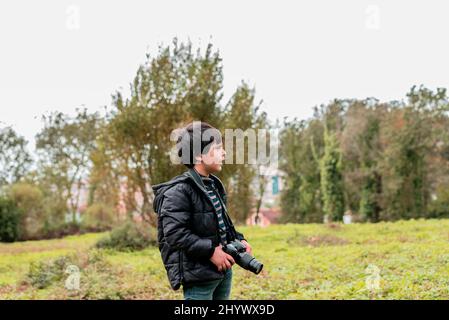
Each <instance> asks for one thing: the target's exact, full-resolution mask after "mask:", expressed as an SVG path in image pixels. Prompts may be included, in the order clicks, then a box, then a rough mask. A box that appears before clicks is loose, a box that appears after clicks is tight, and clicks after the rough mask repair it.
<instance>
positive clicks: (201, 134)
mask: <svg viewBox="0 0 449 320" xmlns="http://www.w3.org/2000/svg"><path fill="white" fill-rule="evenodd" d="M214 141H215V142H216V143H221V133H220V131H218V129H216V128H214V127H213V126H211V125H210V124H208V123H207V122H202V121H194V122H192V123H189V124H188V125H187V126H186V127H184V128H181V129H180V132H179V136H178V138H177V142H176V144H177V148H178V156H179V157H180V158H181V163H182V164H184V165H185V166H187V167H189V168H193V166H194V165H195V163H196V160H195V157H197V156H198V155H200V154H205V153H207V152H208V151H209V149H210V146H211V145H212V143H213V142H214ZM183 151H184V152H186V153H185V154H183Z"/></svg>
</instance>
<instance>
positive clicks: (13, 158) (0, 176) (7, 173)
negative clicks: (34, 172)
mask: <svg viewBox="0 0 449 320" xmlns="http://www.w3.org/2000/svg"><path fill="white" fill-rule="evenodd" d="M27 144H28V142H27V141H26V140H25V139H24V138H23V137H21V136H19V135H17V134H16V132H15V131H14V130H13V129H12V128H11V127H6V128H3V129H0V187H1V186H2V185H6V184H12V183H15V182H17V181H19V180H20V179H21V178H22V177H23V176H24V175H26V173H27V172H28V169H29V167H30V165H31V163H32V158H31V155H30V154H29V153H28V151H27V149H26V145H27Z"/></svg>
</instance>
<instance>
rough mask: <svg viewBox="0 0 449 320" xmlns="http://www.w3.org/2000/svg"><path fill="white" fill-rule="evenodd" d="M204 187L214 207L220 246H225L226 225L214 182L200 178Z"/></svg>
mask: <svg viewBox="0 0 449 320" xmlns="http://www.w3.org/2000/svg"><path fill="white" fill-rule="evenodd" d="M201 178H202V179H203V182H204V185H205V186H206V190H207V194H208V196H209V198H210V199H211V200H212V203H213V204H214V207H215V212H216V214H217V219H218V233H219V234H220V240H221V244H223V245H225V244H226V243H227V238H226V231H227V229H226V224H225V222H224V219H223V206H222V205H221V202H220V198H219V197H218V193H217V189H216V188H215V185H214V181H213V180H212V179H211V178H207V177H204V176H201Z"/></svg>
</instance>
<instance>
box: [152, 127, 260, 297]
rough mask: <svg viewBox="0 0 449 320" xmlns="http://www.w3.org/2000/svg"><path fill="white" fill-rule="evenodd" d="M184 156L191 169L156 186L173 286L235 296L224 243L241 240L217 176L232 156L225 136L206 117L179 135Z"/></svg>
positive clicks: (194, 293) (162, 245)
mask: <svg viewBox="0 0 449 320" xmlns="http://www.w3.org/2000/svg"><path fill="white" fill-rule="evenodd" d="M178 146H179V149H178V156H179V157H180V158H181V159H182V163H183V164H185V165H186V166H187V167H188V168H189V169H188V170H187V171H186V172H184V173H183V174H182V175H179V176H177V177H175V178H173V179H172V180H170V181H168V182H165V183H162V184H159V185H156V186H154V187H153V191H154V194H155V199H154V209H155V212H157V213H158V241H159V250H160V252H161V256H162V260H163V262H164V265H165V269H166V271H167V275H168V278H169V280H170V285H171V286H172V288H173V289H174V290H177V289H179V287H180V286H181V285H182V286H183V292H184V299H186V300H212V299H214V300H224V299H229V295H230V291H231V282H232V269H231V268H232V265H233V264H234V263H235V261H234V259H233V258H232V256H230V255H228V254H227V253H225V252H224V251H223V249H222V245H225V244H226V243H227V242H229V241H232V240H235V239H237V240H240V241H241V242H242V243H243V244H244V245H245V246H246V251H247V252H248V253H250V254H251V246H250V245H249V244H248V242H246V240H245V239H244V237H243V235H242V234H241V233H239V232H237V231H236V230H235V228H234V225H233V223H232V221H231V219H230V217H229V215H228V213H227V210H226V192H225V189H224V186H223V184H222V182H221V181H220V179H219V178H218V177H216V176H215V175H213V173H216V172H219V171H221V169H222V163H223V160H224V157H225V155H226V153H225V151H224V149H223V145H222V141H221V135H220V133H219V131H218V130H217V129H215V128H214V127H212V126H211V125H209V124H207V123H205V122H198V121H197V122H194V123H193V124H189V125H188V126H187V127H185V128H184V130H183V134H182V135H181V136H180V137H179V139H178Z"/></svg>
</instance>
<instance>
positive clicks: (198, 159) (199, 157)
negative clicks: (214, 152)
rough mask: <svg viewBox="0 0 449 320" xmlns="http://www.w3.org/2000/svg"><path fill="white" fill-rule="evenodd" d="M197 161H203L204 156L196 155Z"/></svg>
mask: <svg viewBox="0 0 449 320" xmlns="http://www.w3.org/2000/svg"><path fill="white" fill-rule="evenodd" d="M195 162H196V163H201V162H203V157H202V156H201V155H199V156H196V157H195Z"/></svg>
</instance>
